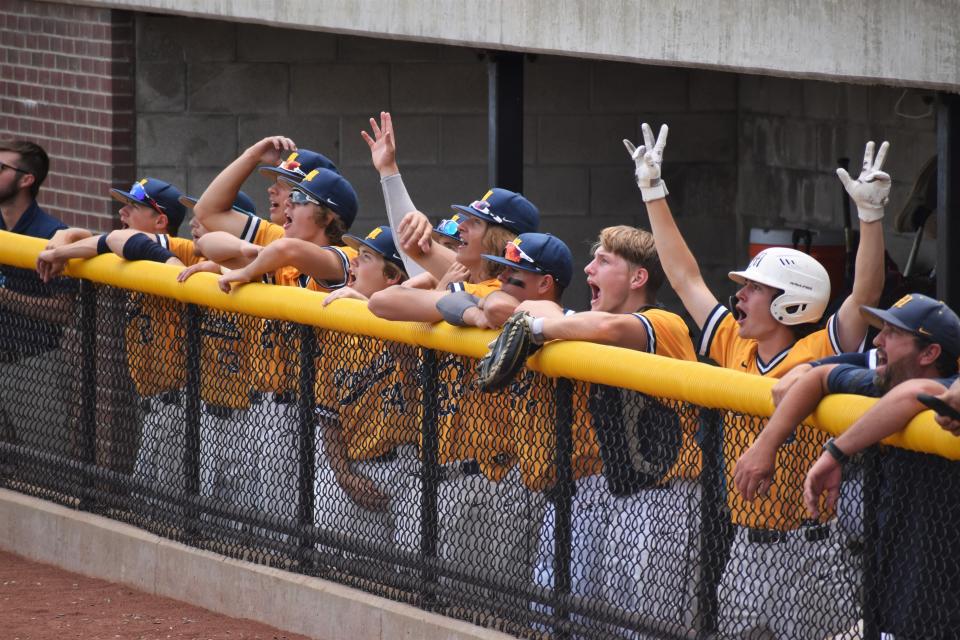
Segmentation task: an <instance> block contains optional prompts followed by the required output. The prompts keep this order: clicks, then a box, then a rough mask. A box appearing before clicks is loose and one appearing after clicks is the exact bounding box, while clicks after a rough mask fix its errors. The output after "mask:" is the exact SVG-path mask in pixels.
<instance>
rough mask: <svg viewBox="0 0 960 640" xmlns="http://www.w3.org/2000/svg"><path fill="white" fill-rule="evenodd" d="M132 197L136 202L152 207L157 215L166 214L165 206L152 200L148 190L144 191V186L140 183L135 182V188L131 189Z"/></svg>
mask: <svg viewBox="0 0 960 640" xmlns="http://www.w3.org/2000/svg"><path fill="white" fill-rule="evenodd" d="M130 195H131V196H133V198H134V200H137V201H138V202H144V203H146V204H148V205H150V206H151V207H152V208H153V209H154V210H155V211H156V212H157V213H162V214H166V210H165V209H164V207H163V205H161V204H160V203H159V202H157V201H156V200H154V199H153V198H151V197H150V194H149V193H147V190H146V189H144V188H143V185H142V184H140V183H139V182H134V183H133V186H132V187H130Z"/></svg>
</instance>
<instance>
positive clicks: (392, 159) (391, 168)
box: [360, 111, 400, 178]
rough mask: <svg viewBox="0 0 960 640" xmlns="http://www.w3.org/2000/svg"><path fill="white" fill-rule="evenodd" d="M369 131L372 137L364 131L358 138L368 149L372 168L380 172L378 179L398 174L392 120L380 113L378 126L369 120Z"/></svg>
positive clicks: (395, 140) (374, 120)
mask: <svg viewBox="0 0 960 640" xmlns="http://www.w3.org/2000/svg"><path fill="white" fill-rule="evenodd" d="M370 129H371V130H372V131H373V137H372V138H371V137H370V134H369V133H367V132H366V131H361V132H360V136H361V137H362V138H363V140H364V142H366V143H367V146H368V147H370V159H371V160H372V161H373V166H374V168H375V169H376V170H377V171H378V172H380V177H381V178H384V177H386V176H392V175H395V174H397V173H400V169H399V167H397V139H396V137H395V135H394V133H393V118H391V117H390V114H389V113H388V112H386V111H381V112H380V124H377V120H376V119H375V118H370Z"/></svg>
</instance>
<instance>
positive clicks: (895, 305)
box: [893, 293, 913, 309]
mask: <svg viewBox="0 0 960 640" xmlns="http://www.w3.org/2000/svg"><path fill="white" fill-rule="evenodd" d="M911 300H913V296H912V295H910V294H909V293H908V294H907V295H905V296H903V297H902V298H900V299H899V300H897V301H896V302H894V303H893V308H894V309H899V308H900V307H902V306H904V305H906V304H908V303H909V302H910V301H911Z"/></svg>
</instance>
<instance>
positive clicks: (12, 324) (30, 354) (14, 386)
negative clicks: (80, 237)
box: [0, 140, 73, 451]
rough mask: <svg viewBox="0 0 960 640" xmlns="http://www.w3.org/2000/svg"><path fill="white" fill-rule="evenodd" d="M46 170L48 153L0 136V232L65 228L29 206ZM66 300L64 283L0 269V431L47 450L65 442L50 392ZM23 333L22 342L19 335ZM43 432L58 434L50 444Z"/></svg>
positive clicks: (60, 411)
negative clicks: (44, 419)
mask: <svg viewBox="0 0 960 640" xmlns="http://www.w3.org/2000/svg"><path fill="white" fill-rule="evenodd" d="M49 168H50V159H49V158H48V157H47V153H46V152H45V151H44V150H43V148H41V147H40V146H39V145H36V144H34V143H32V142H28V141H26V140H13V141H0V214H2V215H0V231H11V232H13V233H19V234H22V235H25V236H32V237H34V238H45V239H50V238H51V237H53V235H54V234H55V233H56V232H57V231H60V230H61V229H66V228H67V226H66V225H65V224H64V223H63V222H61V221H60V220H58V219H57V218H54V217H53V216H51V215H50V214H48V213H47V212H46V211H44V210H43V209H41V208H40V206H39V205H38V204H37V199H36V198H37V193H38V192H39V191H40V185H41V184H43V181H44V179H45V178H46V177H47V172H48V171H49ZM72 304H73V297H72V295H71V294H70V290H69V289H68V288H66V284H65V282H64V281H58V282H55V283H52V284H50V285H46V284H44V283H42V282H41V281H40V279H39V278H38V277H37V275H36V274H35V273H34V272H32V271H30V270H28V269H17V268H14V267H9V266H6V265H3V266H2V267H0V375H2V376H3V380H4V385H3V390H2V394H0V434H2V436H0V437H2V439H3V440H5V441H8V442H12V443H15V444H25V445H27V446H36V447H43V448H45V449H46V450H48V451H50V450H51V449H53V450H56V449H57V448H58V447H57V444H62V445H64V446H65V444H66V433H65V431H62V429H64V428H65V427H64V426H63V425H62V421H63V420H64V419H65V418H66V414H67V410H66V407H65V406H64V405H63V401H62V400H61V399H59V398H58V397H57V394H58V391H59V387H60V385H59V384H58V378H59V376H61V375H62V370H63V358H62V355H63V352H62V351H61V350H60V348H59V347H60V336H61V333H62V330H63V323H64V322H66V319H67V318H68V317H70V318H71V319H72V314H71V313H70V310H71V308H72ZM28 335H29V336H30V340H25V339H24V336H28ZM24 398H30V401H29V402H25V401H24ZM41 411H42V412H43V414H44V415H45V416H48V417H55V419H56V421H57V426H56V427H54V428H53V431H52V432H51V431H49V429H51V427H52V425H50V424H49V423H48V422H46V423H45V424H44V425H43V426H42V427H41V426H39V425H40V423H41V422H42V421H41V420H40V415H39V412H41ZM40 428H43V429H44V430H45V431H47V432H46V433H42V432H39V429H40ZM51 438H55V439H61V438H62V439H63V440H62V442H60V443H54V442H53V441H52V440H51Z"/></svg>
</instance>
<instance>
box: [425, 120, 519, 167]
mask: <svg viewBox="0 0 960 640" xmlns="http://www.w3.org/2000/svg"><path fill="white" fill-rule="evenodd" d="M526 122H527V119H526V118H524V127H526ZM523 138H524V141H526V139H527V135H526V131H524V135H523ZM488 140H489V132H488V129H487V119H486V118H485V117H483V116H445V117H443V118H441V119H440V162H442V163H443V164H444V165H484V166H486V164H487V151H488V148H489V147H488ZM524 156H526V149H524Z"/></svg>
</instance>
